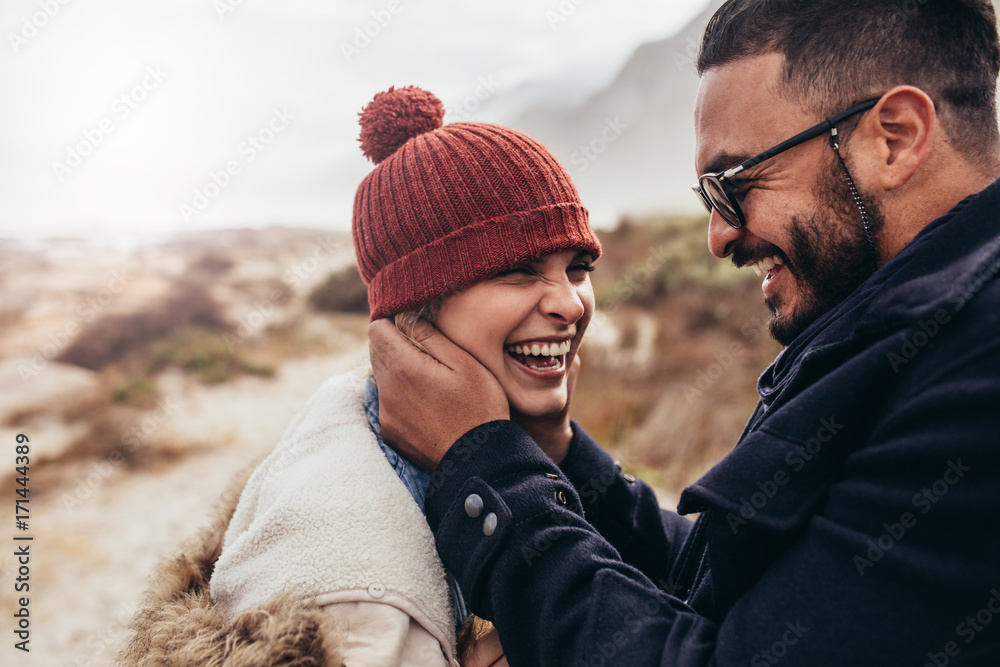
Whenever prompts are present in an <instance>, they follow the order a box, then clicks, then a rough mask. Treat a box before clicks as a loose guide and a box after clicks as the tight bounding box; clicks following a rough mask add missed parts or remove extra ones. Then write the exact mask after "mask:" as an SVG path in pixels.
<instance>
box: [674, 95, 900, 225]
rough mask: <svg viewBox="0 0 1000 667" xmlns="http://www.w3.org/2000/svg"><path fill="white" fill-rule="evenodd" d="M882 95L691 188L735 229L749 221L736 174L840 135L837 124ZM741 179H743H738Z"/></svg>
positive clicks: (703, 175) (707, 205)
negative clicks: (739, 198)
mask: <svg viewBox="0 0 1000 667" xmlns="http://www.w3.org/2000/svg"><path fill="white" fill-rule="evenodd" d="M880 99H881V98H880V97H876V98H874V99H871V100H867V101H865V102H862V103H861V104H857V105H855V106H853V107H851V108H850V109H848V110H847V111H844V112H843V113H839V114H837V115H836V116H832V117H830V118H827V119H826V120H824V121H823V122H822V123H819V124H818V125H813V126H812V127H810V128H809V129H808V130H805V131H804V132H799V133H798V134H796V135H795V136H794V137H792V138H791V139H788V140H786V141H782V142H781V143H780V144H778V145H777V146H775V147H774V148H769V149H767V150H766V151H764V152H763V153H761V154H760V155H757V156H755V157H752V158H750V159H749V160H747V161H746V162H744V163H742V164H740V165H737V166H735V167H733V168H732V169H728V170H726V171H719V172H716V173H714V174H702V175H701V176H699V177H698V184H697V185H692V186H691V189H692V190H694V191H695V192H697V193H698V196H699V197H700V198H701V202H702V203H703V204H704V205H705V208H707V209H708V212H709V213H711V212H712V209H715V210H716V211H718V212H719V215H721V216H722V219H723V220H725V221H726V222H728V223H729V225H730V226H731V227H733V228H735V229H739V228H740V227H742V226H743V225H745V224H746V219H745V218H744V217H743V209H741V208H740V205H739V202H738V201H737V199H736V188H735V187H734V186H733V184H732V182H731V181H732V180H733V176H735V175H736V174H738V173H740V172H741V171H743V170H745V169H749V168H750V167H755V166H757V165H758V164H760V163H761V162H763V161H764V160H767V159H770V158H772V157H774V156H775V155H777V154H778V153H783V152H785V151H787V150H788V149H789V148H793V147H795V146H798V145H799V144H801V143H805V142H807V141H809V140H810V139H815V138H816V137H818V136H820V135H821V134H824V133H825V132H830V135H831V137H836V136H837V123H839V122H841V121H842V120H844V119H845V118H849V117H850V116H853V115H854V114H857V113H861V112H862V111H868V110H869V109H871V108H872V107H873V106H875V105H876V104H878V101H879V100H880ZM736 182H737V183H738V182H739V179H736Z"/></svg>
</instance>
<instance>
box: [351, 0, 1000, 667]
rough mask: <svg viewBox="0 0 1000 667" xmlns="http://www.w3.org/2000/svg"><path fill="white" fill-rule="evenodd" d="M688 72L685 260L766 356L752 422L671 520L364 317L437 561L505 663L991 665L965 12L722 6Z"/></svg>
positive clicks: (450, 364)
mask: <svg viewBox="0 0 1000 667" xmlns="http://www.w3.org/2000/svg"><path fill="white" fill-rule="evenodd" d="M698 68H699V73H700V75H701V85H700V88H699V93H698V97H697V103H696V109H695V131H696V135H697V153H696V156H695V166H696V170H697V173H698V174H700V176H699V177H698V184H697V186H696V187H695V190H696V192H697V193H698V196H699V197H701V198H702V201H703V202H704V203H705V205H706V206H707V207H708V208H709V210H710V212H711V214H710V221H709V232H708V242H709V247H710V249H711V251H712V252H713V253H714V254H715V255H716V256H718V257H720V258H725V257H729V258H731V259H732V261H733V262H734V263H735V264H736V265H737V266H752V267H753V268H754V269H755V270H757V271H758V273H759V275H761V276H762V278H763V281H762V289H763V294H764V300H765V302H766V304H767V305H768V307H769V308H770V310H771V312H772V313H773V318H772V320H771V322H770V330H771V333H772V335H773V336H774V337H775V338H776V339H777V340H779V341H780V342H781V343H783V344H784V345H785V346H786V347H785V349H784V350H783V351H782V352H781V354H780V355H779V356H778V358H777V359H776V360H775V362H774V363H773V364H772V365H771V367H770V368H768V369H767V371H766V372H765V373H764V374H763V376H762V377H761V378H760V381H759V385H758V389H759V393H760V402H759V404H758V406H757V408H756V410H755V411H754V413H753V414H752V415H751V417H750V420H749V422H748V424H747V426H746V429H745V430H744V432H743V434H742V436H741V437H740V439H739V442H738V443H737V445H736V447H735V449H734V450H733V451H732V452H731V453H730V454H729V455H728V456H727V457H726V458H725V459H723V460H722V461H721V462H720V463H719V464H718V465H716V466H715V467H714V468H713V469H712V470H711V471H709V472H708V473H707V474H706V475H705V476H704V477H703V478H702V479H701V480H699V481H698V482H696V483H695V484H694V485H692V486H691V487H689V488H688V489H686V490H685V491H684V493H683V495H682V496H681V500H680V503H679V506H678V512H679V513H680V514H691V513H698V515H699V516H698V518H697V520H696V521H695V522H693V523H691V522H689V521H688V520H687V519H685V518H683V517H682V516H680V515H679V514H676V513H673V512H666V511H661V510H660V509H659V508H658V507H657V504H656V500H655V498H654V496H653V494H652V492H651V491H650V490H649V488H648V487H647V486H645V485H644V484H642V483H641V482H638V481H635V480H634V479H632V478H631V477H630V476H627V475H623V474H622V473H621V472H620V471H619V470H617V469H616V468H615V465H614V463H613V461H612V460H611V458H610V457H609V456H608V455H607V454H606V453H605V452H604V451H603V450H601V449H600V447H599V446H598V445H597V444H596V443H594V442H593V441H592V440H591V439H590V438H589V437H588V436H587V435H586V433H584V432H583V431H582V430H581V429H580V428H579V427H578V426H576V425H575V424H573V425H571V426H570V427H569V428H570V429H571V438H572V439H571V443H570V446H569V450H568V453H566V454H565V456H564V457H562V458H560V460H558V461H555V462H553V461H551V460H549V459H548V458H547V457H546V456H545V454H544V453H543V452H542V451H541V450H540V449H539V448H538V447H537V446H536V445H535V444H534V442H533V441H532V440H531V438H529V437H528V436H527V434H526V433H524V432H523V431H522V430H520V429H519V428H518V427H516V426H514V425H512V424H511V422H509V421H507V420H508V416H509V415H508V413H507V412H506V409H507V408H506V405H505V404H504V402H503V401H502V400H498V399H497V396H498V394H499V388H498V386H497V385H496V383H495V380H493V379H492V376H490V375H489V373H487V372H485V370H484V369H482V368H481V367H479V366H478V365H477V364H476V363H475V362H470V358H469V357H468V355H466V354H465V353H464V352H463V351H462V350H460V349H458V348H457V347H455V346H454V345H452V344H451V343H450V342H449V341H447V340H446V339H444V337H443V336H441V335H440V333H438V332H437V331H436V330H435V329H434V328H433V327H432V326H430V325H429V324H427V325H422V327H423V328H422V329H420V330H419V331H418V332H417V336H416V337H417V338H418V340H419V341H420V342H421V344H422V345H423V346H424V348H425V350H426V351H427V353H424V352H421V351H419V350H417V349H416V348H415V347H413V346H412V345H411V344H410V343H409V342H408V341H406V340H405V339H403V338H401V337H400V336H399V335H398V333H397V332H396V331H395V330H394V329H393V328H392V326H391V325H389V324H387V323H383V322H376V323H373V324H372V326H371V328H370V334H371V338H372V358H373V364H374V368H375V373H376V378H377V381H378V386H379V390H380V398H381V403H380V406H381V408H382V410H383V414H382V428H383V434H387V433H388V434H389V435H388V436H387V440H389V441H390V442H392V443H393V445H394V446H395V447H396V448H398V450H399V451H401V452H403V453H404V454H405V455H407V456H410V457H412V458H413V459H414V460H419V461H424V462H425V465H426V467H428V468H429V469H432V470H433V473H434V474H433V476H432V482H431V487H432V488H431V489H430V490H429V493H428V496H429V498H428V501H427V515H428V519H429V521H430V523H431V527H432V529H433V530H434V531H435V535H436V539H437V546H438V550H439V552H440V554H441V557H442V559H443V561H444V563H445V564H446V565H447V566H448V568H449V569H450V570H451V571H452V572H453V573H455V575H456V576H457V578H458V580H459V582H460V584H461V587H462V590H463V592H464V593H465V595H466V599H467V600H468V601H469V603H470V607H471V608H472V610H473V611H475V612H476V613H478V614H479V615H480V616H483V617H485V618H487V619H489V620H492V621H493V622H494V623H495V625H496V627H497V628H498V631H499V638H500V641H501V643H502V645H503V647H504V649H505V650H506V659H507V660H508V662H509V664H511V665H574V666H584V665H592V666H597V665H630V666H633V667H635V666H641V665H747V664H750V665H754V666H757V665H774V664H778V663H782V664H788V665H811V666H816V665H903V664H906V665H932V666H935V667H940V666H942V665H987V664H989V665H995V664H1000V570H998V566H1000V483H998V482H1000V478H998V472H997V471H998V470H1000V333H998V331H1000V329H998V328H1000V281H998V280H997V279H996V276H997V274H998V273H1000V182H997V181H996V179H997V177H998V176H1000V131H998V127H997V110H996V81H997V73H998V69H1000V47H998V40H997V25H996V16H995V14H994V10H993V7H992V5H991V4H990V3H989V2H981V1H975V0H908V1H907V2H900V1H899V0H893V1H887V0H877V1H871V0H864V1H861V0H730V1H729V2H727V3H725V5H723V7H722V8H721V9H720V10H719V11H718V13H717V14H716V15H715V16H714V17H713V19H712V20H711V21H710V23H709V25H708V27H707V29H706V31H705V35H704V38H703V42H702V45H701V51H700V54H699V61H698ZM484 453H486V455H484ZM473 495H475V496H476V497H477V498H479V499H481V500H482V503H481V505H482V508H481V512H482V513H483V514H486V513H489V514H491V515H493V516H494V519H495V521H496V524H495V527H494V529H492V530H491V531H485V532H489V534H484V530H483V527H482V522H483V520H482V518H481V517H479V514H478V513H474V512H469V511H467V508H468V503H467V501H468V499H469V498H470V497H471V496H473ZM476 507H477V510H478V509H479V503H478V502H477V503H476ZM472 514H476V516H475V517H474V516H472Z"/></svg>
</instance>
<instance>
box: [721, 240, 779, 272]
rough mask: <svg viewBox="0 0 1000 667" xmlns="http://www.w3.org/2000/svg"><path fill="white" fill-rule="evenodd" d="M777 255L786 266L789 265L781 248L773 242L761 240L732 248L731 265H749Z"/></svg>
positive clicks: (740, 266) (737, 266) (738, 266)
mask: <svg viewBox="0 0 1000 667" xmlns="http://www.w3.org/2000/svg"><path fill="white" fill-rule="evenodd" d="M775 255H777V256H778V257H780V258H781V261H782V262H784V263H785V266H786V267H787V266H788V265H789V261H788V256H787V255H786V254H785V253H784V252H782V250H781V248H779V247H778V246H776V245H774V244H773V243H767V242H761V243H755V244H753V245H739V246H737V247H736V249H735V250H733V255H732V261H733V266H735V267H736V268H738V269H741V268H743V267H744V266H749V265H750V264H754V263H756V262H759V261H760V260H762V259H764V258H765V257H773V256H775Z"/></svg>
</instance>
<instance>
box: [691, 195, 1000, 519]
mask: <svg viewBox="0 0 1000 667" xmlns="http://www.w3.org/2000/svg"><path fill="white" fill-rule="evenodd" d="M997 211H1000V181H996V182H994V183H993V184H992V185H990V186H989V187H988V188H986V189H985V190H983V191H982V192H980V193H978V194H977V195H973V196H971V197H969V198H967V199H965V200H963V201H962V202H960V203H959V204H958V205H957V206H956V207H955V208H954V209H952V210H951V211H950V212H949V213H948V214H947V215H945V216H943V217H942V218H939V219H938V220H935V221H934V222H932V223H931V224H930V225H928V227H927V228H926V229H925V230H924V231H923V232H921V235H918V236H922V235H928V236H927V237H925V238H923V239H919V240H920V242H921V245H920V247H919V248H917V247H914V249H913V250H914V252H910V253H906V252H905V251H904V253H900V256H898V257H897V258H896V259H894V260H892V262H890V263H888V264H886V266H885V267H883V269H882V270H886V269H889V270H891V271H892V275H891V276H889V277H888V279H887V280H885V282H884V284H883V285H882V286H881V288H879V290H878V292H877V293H876V294H875V295H874V296H873V297H872V298H871V299H870V301H869V305H868V306H867V307H866V308H862V309H858V310H857V311H855V312H853V313H851V314H850V315H849V317H850V318H852V319H853V320H854V324H853V325H852V326H849V327H847V328H846V329H844V330H843V331H844V333H842V334H841V335H839V336H837V337H834V338H833V339H827V338H823V337H818V338H817V344H816V345H815V346H812V347H809V348H808V349H806V350H805V351H804V352H803V353H802V355H801V360H800V361H799V362H798V366H799V367H798V368H796V369H794V370H793V371H792V372H793V374H795V376H796V377H793V378H792V379H791V380H790V381H789V386H788V387H787V389H786V390H783V391H782V394H783V395H782V396H781V397H780V399H779V401H778V402H776V403H774V404H772V405H771V407H770V408H769V409H768V410H767V411H766V413H765V410H764V408H763V406H762V405H760V404H758V407H757V410H756V411H755V412H754V415H753V416H752V417H751V420H750V423H749V424H748V425H747V429H746V430H745V431H744V433H743V435H742V436H741V438H740V441H739V443H738V444H737V446H736V448H735V449H734V450H733V451H732V452H730V454H729V455H728V456H726V457H725V458H724V459H723V460H722V461H720V462H719V463H718V464H717V465H716V466H715V467H713V468H712V469H711V470H709V472H708V473H706V474H705V475H704V476H703V477H702V478H701V479H700V480H698V481H697V482H696V483H695V484H693V485H691V486H690V487H688V488H687V489H685V490H684V492H683V493H682V494H681V499H680V503H679V504H678V511H679V512H680V513H682V514H687V513H691V512H700V511H704V510H707V509H713V510H718V511H720V512H721V513H722V514H723V515H724V516H725V518H726V520H727V521H728V522H729V524H730V527H731V528H733V530H734V533H735V532H736V530H737V529H738V527H739V526H740V525H743V524H746V523H753V524H755V525H758V526H760V527H762V528H764V529H766V530H769V531H773V532H786V531H789V530H791V529H793V528H794V527H795V526H797V525H799V524H800V523H801V522H802V521H804V520H805V519H806V518H807V517H808V516H809V515H810V514H812V512H813V511H814V508H815V507H816V506H817V505H818V504H819V503H820V502H821V501H822V499H823V498H824V497H825V495H826V493H827V490H828V488H829V486H830V485H831V484H832V483H833V482H834V481H835V480H836V479H837V478H839V476H840V474H841V462H842V461H843V458H844V456H845V455H846V452H847V451H849V450H850V448H852V447H856V446H857V443H859V442H863V441H864V426H863V425H859V424H856V423H852V422H855V421H856V420H852V419H851V417H852V415H858V414H862V413H863V412H864V411H865V409H866V408H865V401H866V399H865V394H864V392H863V391H859V392H858V393H857V394H856V395H850V394H847V393H846V392H845V391H844V387H843V386H842V385H838V386H830V385H831V384H832V383H821V382H817V381H816V380H817V378H819V377H822V376H823V375H825V374H826V373H829V372H831V371H832V369H837V368H838V365H839V364H840V362H841V361H842V360H843V359H845V358H847V357H848V356H849V355H850V354H851V352H852V351H856V350H858V349H859V348H866V347H868V346H870V345H872V344H873V343H874V341H877V340H878V339H879V338H881V337H884V336H886V335H888V334H889V333H891V332H893V331H898V330H900V329H902V328H904V327H907V326H913V325H916V324H917V323H918V322H920V321H922V320H926V319H927V318H934V317H935V316H938V317H941V316H942V313H943V314H944V315H947V316H948V317H952V316H953V315H954V314H955V313H956V312H957V311H959V310H961V309H962V308H964V307H965V305H966V304H967V303H968V301H969V300H970V299H971V298H972V297H973V296H974V295H975V294H976V293H977V292H978V291H979V290H980V289H982V286H983V285H984V284H985V282H986V281H988V280H989V279H991V278H993V277H994V276H996V275H997V274H998V273H1000V214H998V213H997ZM916 241H917V240H915V242H916ZM897 260H898V263H897ZM894 263H895V266H891V267H890V264H894ZM807 391H808V392H809V394H810V395H809V397H808V400H795V399H797V398H799V397H801V396H802V395H803V394H804V393H805V392H807ZM845 394H846V395H845ZM819 405H823V406H825V407H826V408H827V409H828V411H824V412H822V414H820V413H819V412H817V409H816V407H817V406H819ZM776 413H780V414H776ZM765 415H766V417H767V418H765ZM845 423H849V426H845ZM758 424H759V427H758V426H757V425H758Z"/></svg>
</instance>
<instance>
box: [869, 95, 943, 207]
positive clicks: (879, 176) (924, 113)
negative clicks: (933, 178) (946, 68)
mask: <svg viewBox="0 0 1000 667" xmlns="http://www.w3.org/2000/svg"><path fill="white" fill-rule="evenodd" d="M936 129H937V113H936V112H935V110H934V101H933V100H932V99H931V98H930V97H929V96H928V95H927V93H925V92H924V91H922V90H920V89H919V88H915V87H913V86H896V87H895V88H893V89H892V90H890V91H889V92H887V93H886V94H885V95H883V96H882V99H881V100H880V101H879V103H878V104H876V105H875V107H873V108H872V110H871V111H870V112H869V113H868V114H866V115H865V116H864V117H863V118H862V120H861V122H860V123H859V124H858V127H857V129H856V130H855V135H856V136H857V138H858V139H860V143H864V144H867V145H868V146H869V147H871V148H874V150H866V151H865V153H864V154H863V155H858V154H857V153H855V159H856V160H859V161H862V162H866V163H868V165H867V166H868V167H870V168H871V169H872V170H873V172H872V173H873V174H874V178H875V180H874V181H868V182H869V183H872V182H877V183H878V184H879V185H880V186H881V187H882V189H883V190H885V191H888V190H894V189H896V188H898V187H901V186H903V185H905V184H906V183H907V182H908V181H909V180H910V179H911V178H912V177H913V175H914V174H915V173H917V170H919V169H920V167H921V166H922V165H923V164H924V162H926V160H927V156H928V155H929V154H930V150H931V144H932V142H933V140H934V133H935V131H936ZM853 136H854V135H852V137H853Z"/></svg>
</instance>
